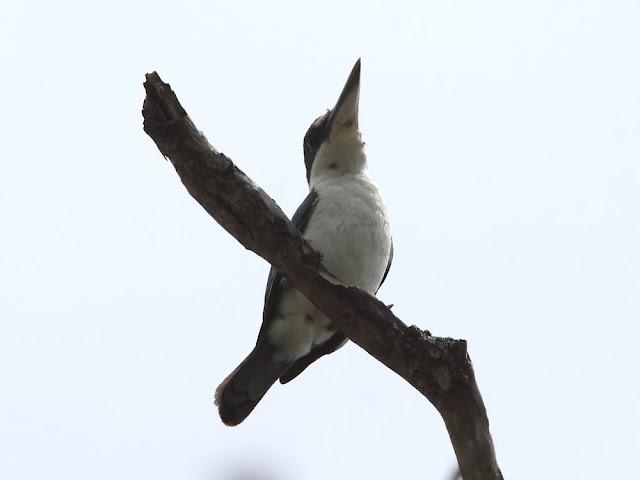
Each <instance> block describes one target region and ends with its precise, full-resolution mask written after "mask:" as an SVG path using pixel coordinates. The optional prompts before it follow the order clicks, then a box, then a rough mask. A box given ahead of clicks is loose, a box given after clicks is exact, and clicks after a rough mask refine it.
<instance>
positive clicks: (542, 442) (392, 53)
mask: <svg viewBox="0 0 640 480" xmlns="http://www.w3.org/2000/svg"><path fill="white" fill-rule="evenodd" d="M638 25H640V4H639V3H638V2H637V1H629V2H622V1H573V2H568V1H557V0H555V1H550V0H549V1H536V2H526V3H525V2H511V1H501V2H500V1H486V2H472V1H462V0H461V1H448V2H445V1H441V2H413V3H411V2H374V1H369V2H366V3H361V4H359V5H356V4H355V3H350V2H332V1H326V2H314V3H304V2H300V1H294V2H289V3H281V2H276V1H271V2H255V3H246V2H205V1H199V2H193V1H187V2H175V1H172V2H168V1H159V0H154V1H149V2H144V3H143V2H120V1H113V2H102V3H101V4H100V5H92V4H91V2H77V3H73V2H68V1H64V0H61V1H56V2H29V1H22V2H17V1H14V2H7V3H6V4H5V5H4V6H3V12H2V15H0V62H1V63H0V88H1V91H2V94H3V100H2V106H1V114H0V132H1V140H0V162H1V164H0V165H1V166H2V170H1V172H2V173H1V174H0V222H1V224H0V326H1V330H0V365H1V367H0V371H1V373H0V380H1V381H0V425H1V427H0V477H2V478H3V479H8V480H36V479H38V480H40V479H45V478H46V479H58V478H59V479H65V480H76V479H77V480H81V479H82V480H84V479H87V478H91V479H92V480H103V479H104V480H114V479H117V480H128V479H132V480H133V479H135V480H141V479H154V480H155V479H158V480H178V479H179V480H218V479H225V480H226V479H231V480H321V479H327V478H372V479H378V478H379V479H383V478H428V479H435V480H437V479H445V478H446V477H447V475H450V474H451V471H452V470H453V468H454V465H455V460H454V455H453V451H452V448H451V445H450V442H449V440H448V437H447V434H446V431H445V428H444V425H443V423H442V421H441V419H440V417H439V416H438V414H437V412H436V411H435V409H434V408H433V407H432V406H431V405H430V404H429V403H428V402H427V401H426V400H425V399H424V398H423V397H421V396H420V395H419V394H418V393H417V392H416V391H414V390H413V389H412V388H411V387H410V386H409V385H408V384H407V383H406V382H404V381H403V380H402V379H400V378H399V377H397V376H396V375H395V374H393V373H392V372H391V371H389V370H387V369H386V368H385V367H384V366H382V365H381V364H379V363H378V362H376V361H375V360H374V359H373V358H371V357H369V356H368V355H367V354H366V353H364V352H363V351H362V350H360V349H359V348H358V347H356V346H355V345H353V344H349V345H348V346H346V347H344V348H343V349H341V350H340V351H338V352H336V353H335V354H334V355H332V356H330V357H326V358H325V359H323V360H322V361H320V362H317V363H316V364H315V365H314V366H313V367H312V368H310V369H309V370H307V371H305V372H304V374H303V375H302V376H300V377H299V378H298V379H296V381H295V382H292V383H291V384H288V385H286V386H280V385H277V386H276V387H275V388H273V389H272V390H271V391H269V393H268V394H267V396H266V397H265V399H264V400H263V401H262V402H261V404H260V405H259V406H258V408H257V409H256V410H255V411H254V413H252V415H251V416H250V417H249V418H248V419H247V421H246V422H245V423H244V424H242V425H241V426H239V427H237V428H228V427H224V426H223V425H222V423H221V422H220V420H219V418H218V415H217V412H216V410H215V409H214V407H213V404H212V398H213V392H214V390H215V387H216V386H217V385H218V383H219V382H220V381H221V380H222V379H223V378H224V377H225V376H226V375H227V374H228V373H229V371H230V370H231V369H232V368H233V367H235V366H236V365H237V363H238V362H239V361H240V360H241V359H242V358H244V356H245V355H246V354H247V353H248V352H249V350H250V349H251V348H252V345H253V343H254V342H255V337H256V335H257V332H258V329H259V325H260V322H261V312H262V301H263V294H264V285H265V283H266V276H267V271H268V267H269V266H268V265H267V264H266V263H265V262H264V261H263V260H262V259H260V258H258V257H257V256H255V255H254V254H252V253H251V252H248V251H246V250H244V249H243V248H242V247H241V246H240V245H239V244H238V243H237V242H236V241H235V240H234V239H233V238H231V237H230V236H229V235H228V234H227V233H226V232H224V231H223V230H222V228H220V227H219V226H218V225H217V224H216V223H215V222H214V221H213V220H212V219H211V218H209V217H208V216H207V214H206V213H205V212H204V211H203V210H202V209H201V208H200V206H199V205H198V204H197V203H196V202H195V201H194V200H193V199H192V198H191V197H189V195H188V194H187V192H186V191H185V189H184V188H183V186H182V185H181V184H180V182H179V180H178V177H177V175H176V174H175V171H174V170H173V168H172V166H171V164H170V163H169V162H167V161H165V160H164V159H163V158H162V156H161V155H160V154H159V152H158V150H157V149H156V147H155V145H154V144H153V142H152V141H151V140H150V139H149V138H148V137H147V136H146V135H145V134H144V132H143V131H142V117H141V115H140V110H141V107H142V100H143V97H144V91H143V88H142V82H143V80H144V74H145V73H146V72H149V71H153V70H157V71H158V72H159V73H160V75H161V76H162V78H163V79H164V80H165V81H168V82H170V83H171V85H172V87H173V88H174V89H175V91H176V92H177V94H178V97H179V98H180V100H181V101H182V104H183V105H184V107H185V108H186V109H187V111H188V112H189V113H190V115H191V117H192V118H193V120H194V121H195V122H196V124H197V125H198V127H199V128H200V129H202V130H203V131H204V132H205V133H206V135H207V136H208V138H209V140H210V141H211V143H212V144H213V145H215V146H216V147H217V148H218V149H220V150H221V151H223V152H224V153H226V154H227V155H229V156H230V157H231V158H232V159H233V160H234V161H235V162H236V163H237V165H238V166H239V167H240V168H241V169H242V170H244V171H245V172H246V173H247V174H248V175H249V176H250V177H251V178H253V179H254V180H255V181H256V182H257V183H258V184H260V185H261V186H262V187H263V188H264V189H265V190H266V191H267V192H268V193H269V194H270V195H271V196H272V197H273V198H274V199H275V200H276V201H277V202H278V203H279V204H280V205H281V207H282V208H283V209H284V210H285V212H287V213H289V214H291V213H292V212H293V211H294V210H295V208H296V207H297V205H298V204H299V202H300V201H301V200H302V199H303V198H304V196H305V194H306V189H307V184H306V181H305V173H304V163H303V159H302V137H303V135H304V133H305V131H306V129H307V127H308V125H309V124H310V123H311V121H312V120H313V119H315V118H316V117H317V116H318V115H320V114H322V113H323V112H324V111H325V110H326V109H327V108H330V107H331V106H332V105H333V104H334V103H335V101H336V99H337V97H338V95H339V93H340V90H341V88H342V86H343V84H344V82H345V80H346V77H347V75H348V73H349V71H350V69H351V67H352V65H353V63H354V62H355V60H356V59H357V58H358V57H362V62H363V63H362V91H361V98H360V101H361V117H360V119H361V120H360V123H361V129H362V132H363V136H364V139H365V141H366V142H367V146H368V150H367V151H368V157H369V166H370V173H371V176H372V177H373V178H374V179H375V180H376V181H377V183H378V184H379V186H380V189H381V191H382V193H383V195H384V197H385V200H386V203H387V205H388V209H389V212H390V215H391V220H392V229H393V237H394V243H395V257H394V264H393V267H392V269H391V272H390V275H389V277H388V278H387V281H386V283H385V285H384V287H383V288H382V289H381V291H380V292H379V297H380V298H381V299H382V300H383V301H385V302H387V303H393V304H395V307H394V312H395V313H396V315H398V316H399V317H400V318H401V319H402V320H403V321H405V322H406V323H409V324H416V325H418V326H420V327H421V328H425V329H429V330H430V331H431V332H432V333H433V334H434V335H442V336H453V337H459V338H466V339H467V340H468V341H469V350H470V354H471V357H472V359H473V361H474V366H475V369H476V373H477V379H478V383H479V386H480V389H481V391H482V394H483V396H484V400H485V403H486V406H487V409H488V413H489V417H490V421H491V429H492V433H493V437H494V441H495V444H496V450H497V456H498V461H499V463H500V465H501V467H502V470H503V473H504V475H505V477H506V478H514V479H515V478H517V479H521V480H527V479H540V478H571V479H602V478H630V477H631V476H632V473H631V472H637V465H636V463H637V456H638V453H640V433H639V432H640V380H639V375H638V366H639V362H638V356H637V354H636V350H637V348H638V347H637V345H638V337H639V335H640V328H639V327H638V325H639V319H640V298H639V293H640V254H639V249H640V222H639V221H640V211H639V209H640V93H639V91H640V88H639V86H640V62H639V61H638V48H639V47H640V28H638Z"/></svg>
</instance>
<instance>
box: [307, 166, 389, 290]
mask: <svg viewBox="0 0 640 480" xmlns="http://www.w3.org/2000/svg"><path fill="white" fill-rule="evenodd" d="M314 189H315V190H316V191H317V192H318V203H317V204H316V207H315V209H314V211H313V216H312V218H311V221H310V222H309V224H308V226H307V229H306V231H305V235H304V236H305V237H306V238H307V239H308V240H309V242H310V243H311V244H312V245H313V246H314V247H315V248H316V249H317V250H318V251H319V252H320V253H322V255H323V256H324V260H325V266H326V267H327V269H328V270H329V271H330V272H331V273H333V274H334V275H335V276H336V277H337V278H338V279H339V280H340V281H341V282H343V283H345V284H347V285H355V286H357V287H360V288H362V289H363V290H366V291H368V292H369V293H375V291H376V290H377V289H378V286H379V285H380V282H381V281H382V277H383V275H384V272H385V270H386V268H387V263H388V260H389V254H390V250H391V233H390V229H389V223H388V220H387V213H386V209H385V207H384V203H383V202H382V198H381V197H380V194H379V193H378V189H377V188H376V186H375V185H374V184H373V183H372V182H371V180H370V179H369V177H368V176H367V175H366V174H364V173H360V174H354V175H342V176H339V177H330V178H327V179H325V180H323V181H321V182H318V183H316V184H315V185H314Z"/></svg>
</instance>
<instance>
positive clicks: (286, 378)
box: [280, 241, 393, 383]
mask: <svg viewBox="0 0 640 480" xmlns="http://www.w3.org/2000/svg"><path fill="white" fill-rule="evenodd" d="M392 261H393V241H391V251H390V252H389V261H388V262H387V269H386V270H385V272H384V275H383V276H382V281H381V282H380V285H378V290H379V289H380V287H381V286H382V284H383V283H384V281H385V279H386V278H387V275H388V274H389V269H390V268H391V262H392ZM376 292H377V290H376ZM346 342H347V336H346V335H344V334H342V333H340V332H336V333H334V334H333V336H332V337H331V338H329V340H327V341H326V342H324V343H323V344H321V345H318V346H316V347H315V348H314V349H313V350H311V351H310V352H309V353H307V354H306V355H305V356H304V357H300V358H299V359H298V360H296V363H294V364H293V365H292V366H291V368H289V369H288V370H287V371H286V372H284V373H283V374H282V376H281V377H280V383H287V382H290V381H291V380H293V379H294V378H296V377H297V376H298V375H300V374H301V373H302V372H303V371H304V369H305V368H307V367H308V366H309V365H311V364H312V363H313V362H315V361H316V360H317V359H319V358H320V357H322V356H323V355H327V354H329V353H332V352H335V351H336V350H337V349H339V348H340V347H341V346H343V345H344V344H345V343H346Z"/></svg>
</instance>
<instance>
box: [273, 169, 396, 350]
mask: <svg viewBox="0 0 640 480" xmlns="http://www.w3.org/2000/svg"><path fill="white" fill-rule="evenodd" d="M313 188H314V189H315V190H316V191H317V193H318V200H317V203H316V205H315V207H314V210H313V213H312V216H311V219H310V221H309V223H308V225H307V228H306V231H305V233H304V236H305V238H307V240H309V242H310V243H311V244H312V245H313V246H314V247H315V248H316V249H317V250H318V251H319V252H320V253H321V254H322V255H323V257H324V263H325V266H326V267H327V269H328V270H329V271H330V272H331V273H333V274H334V275H335V276H336V277H337V278H338V279H339V280H340V281H341V282H343V283H345V284H347V285H355V286H357V287H359V288H362V289H363V290H366V291H368V292H369V293H372V294H373V293H375V292H376V290H377V289H378V287H379V286H380V282H381V281H382V277H383V276H384V272H385V270H386V268H387V264H388V261H389V256H390V253H391V233H390V228H389V223H388V219H387V214H386V209H385V207H384V204H383V202H382V198H381V197H380V194H379V193H378V189H377V188H376V186H375V185H374V184H373V183H372V182H371V180H370V179H369V177H368V176H367V175H366V174H365V173H358V174H348V175H340V176H337V177H329V178H326V179H323V180H321V181H319V182H316V183H315V184H314V185H313ZM329 325H330V321H329V319H328V318H326V317H325V316H324V315H323V314H322V313H321V312H319V311H318V310H317V309H316V308H315V307H314V306H313V304H312V303H311V302H309V301H308V300H307V299H306V297H304V296H303V295H302V294H301V293H299V292H298V291H297V290H295V289H290V290H288V291H286V292H285V293H284V294H283V296H282V298H281V300H280V303H279V305H278V307H277V318H275V319H274V320H273V322H272V324H271V327H270V329H269V337H270V339H271V341H272V342H273V343H274V344H275V345H277V346H279V347H280V348H279V350H280V357H281V359H283V360H289V361H292V360H295V359H297V358H300V357H302V356H304V355H306V354H307V353H308V352H309V351H310V350H311V349H312V348H313V347H314V346H315V345H318V344H320V343H323V342H325V341H326V340H328V339H329V337H331V335H332V334H333V332H334V331H333V330H331V329H329V328H327V327H329Z"/></svg>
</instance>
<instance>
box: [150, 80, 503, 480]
mask: <svg viewBox="0 0 640 480" xmlns="http://www.w3.org/2000/svg"><path fill="white" fill-rule="evenodd" d="M144 87H145V89H146V92H147V96H146V98H145V101H144V106H143V110H142V115H143V117H144V131H145V132H146V133H147V134H148V135H149V136H150V137H151V138H152V139H153V141H154V142H155V143H156V145H157V146H158V148H159V149H160V152H161V153H162V154H163V155H164V156H165V157H167V158H169V160H170V161H171V163H172V164H173V166H174V167H175V169H176V171H177V172H178V175H179V176H180V179H181V180H182V183H183V184H184V186H185V187H186V188H187V190H188V192H189V193H190V194H191V195H192V196H193V198H195V199H196V200H197V201H198V203H200V205H202V207H203V208H204V209H205V210H206V211H207V212H208V213H209V214H210V215H211V216H212V217H213V218H214V219H215V220H216V221H217V222H218V223H219V224H220V225H222V227H224V229H225V230H227V231H228V232H229V233H230V234H231V235H233V236H234V237H235V238H236V239H237V240H238V241H239V242H240V243H241V244H242V245H244V247H245V248H247V249H249V250H252V251H253V252H255V253H257V254H258V255H260V256H261V257H262V258H264V259H265V260H266V261H268V262H269V263H271V264H272V265H275V266H276V267H277V268H278V269H280V270H281V271H282V272H283V273H284V274H285V275H286V276H287V277H288V278H289V279H290V280H291V281H292V282H293V284H294V285H295V286H296V288H297V289H298V290H300V291H301V292H302V293H303V294H304V295H305V296H306V297H307V298H309V300H311V301H312V302H313V303H314V304H315V305H316V306H317V307H318V308H319V309H320V310H321V311H322V312H323V313H324V314H325V315H327V317H329V318H330V319H331V320H332V321H333V323H334V324H335V325H336V326H337V327H338V328H339V329H340V330H341V331H343V332H344V333H345V334H346V335H348V337H349V338H350V339H351V340H352V341H353V342H355V343H356V344H357V345H359V346H360V347H362V348H363V349H365V350H366V351H367V352H369V353H370V354H371V355H372V356H373V357H375V358H376V359H377V360H379V361H380V362H382V363H383V364H384V365H386V366H387V367H389V368H390V369H391V370H393V371H394V372H396V373H397V374H398V375H400V376H401V377H402V378H404V379H405V380H406V381H407V382H409V383H410V384H411V385H413V387H415V388H416V389H417V390H418V391H419V392H420V393H421V394H422V395H424V396H425V397H426V398H427V399H428V400H429V401H430V402H431V403H432V404H433V405H434V406H435V407H436V409H437V410H438V412H440V415H441V416H442V418H443V419H444V422H445V424H446V426H447V430H448V431H449V436H450V438H451V443H452V444H453V448H454V450H455V453H456V457H457V459H458V465H459V467H460V471H461V473H462V476H463V478H464V479H465V480H488V479H491V480H497V479H502V478H503V477H502V474H501V472H500V469H499V467H498V464H497V462H496V458H495V452H494V448H493V441H492V439H491V434H490V433H489V421H488V419H487V414H486V411H485V407H484V403H483V401H482V397H481V395H480V391H479V390H478V386H477V385H476V381H475V376H474V373H473V367H472V364H471V360H470V359H469V356H468V354H467V343H466V341H464V340H453V339H451V338H439V337H432V336H431V335H430V334H429V332H424V331H422V330H420V329H419V328H417V327H415V326H411V327H408V326H407V325H405V324H404V323H402V322H401V321H400V320H399V319H398V318H396V316H395V315H394V314H393V313H392V312H391V310H390V309H389V308H387V306H386V305H384V304H383V303H382V302H380V301H379V300H377V299H376V298H375V297H373V296H372V295H369V294H368V293H366V292H364V291H363V290H360V289H358V288H355V287H348V286H344V285H342V284H340V283H339V282H338V281H337V280H336V279H335V278H334V277H333V276H332V275H331V274H330V273H329V272H327V271H326V270H325V269H324V268H323V266H322V257H321V255H320V254H319V253H318V252H316V251H314V250H313V248H311V246H310V245H309V244H308V243H307V242H306V241H305V240H304V239H303V238H302V237H301V236H300V233H299V232H298V230H297V229H296V228H295V227H294V226H293V225H292V224H291V223H290V222H289V220H288V219H287V217H286V215H285V214H284V213H283V212H282V210H280V208H279V207H278V205H277V204H276V203H275V202H274V201H273V199H271V197H269V196H268V195H267V194H266V193H265V192H264V191H263V190H262V189H261V188H260V187H258V186H257V185H255V184H254V183H253V182H252V181H251V180H250V179H249V178H248V177H247V176H246V175H245V174H244V173H243V172H242V171H240V170H239V169H238V168H237V167H236V166H235V165H234V164H233V163H232V162H231V160H230V159H228V158H227V157H226V156H225V155H224V154H222V153H219V152H218V151H216V150H215V149H214V148H213V147H212V146H211V145H210V144H209V142H208V141H207V139H206V138H205V136H204V135H203V134H202V133H201V132H200V131H198V129H197V128H196V127H195V125H194V124H193V122H192V121H191V119H190V118H189V117H188V115H187V113H186V112H185V110H184V109H183V108H182V106H181V105H180V103H179V102H178V99H177V97H176V95H175V94H174V93H173V91H172V90H171V87H170V86H169V85H168V84H166V83H163V82H162V80H161V79H160V77H159V76H158V74H157V73H155V72H154V73H151V74H147V76H146V82H145V84H144Z"/></svg>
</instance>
